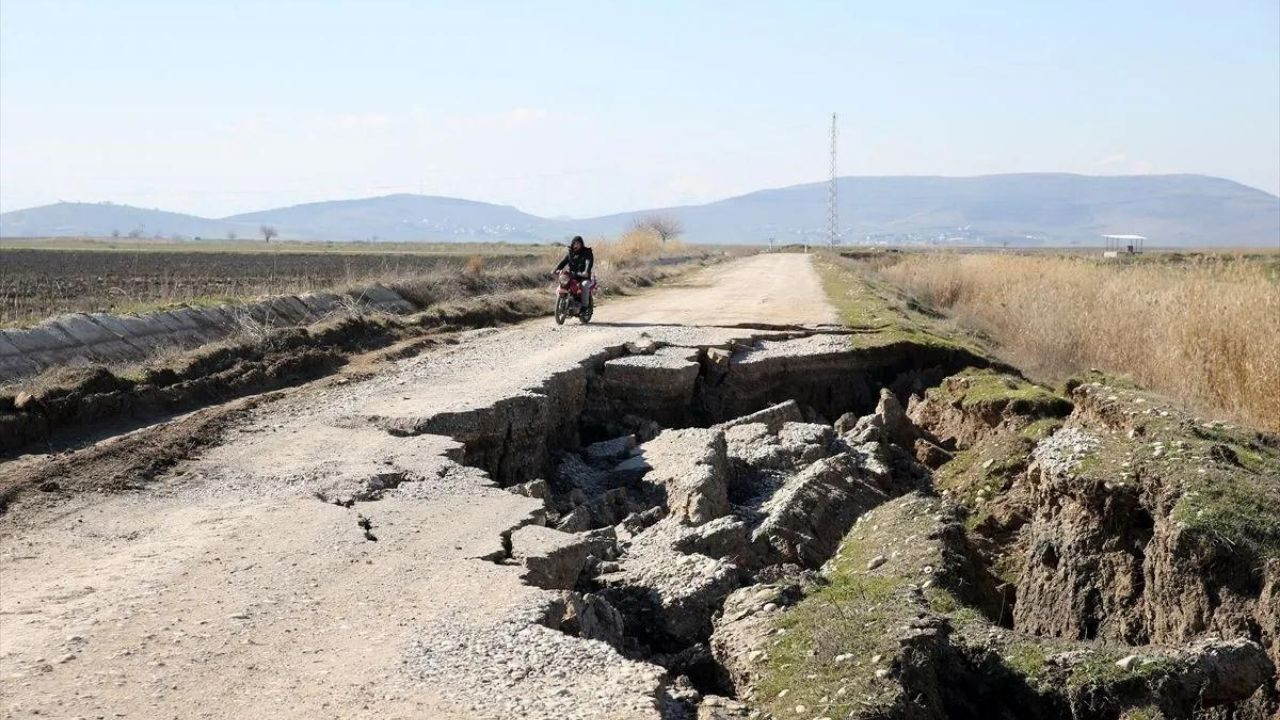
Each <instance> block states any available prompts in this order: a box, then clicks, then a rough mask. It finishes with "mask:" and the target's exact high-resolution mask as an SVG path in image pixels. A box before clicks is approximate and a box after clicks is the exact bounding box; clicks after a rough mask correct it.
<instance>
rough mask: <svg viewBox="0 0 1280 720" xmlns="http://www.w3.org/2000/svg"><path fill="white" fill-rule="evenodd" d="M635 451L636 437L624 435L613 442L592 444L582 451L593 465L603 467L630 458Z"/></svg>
mask: <svg viewBox="0 0 1280 720" xmlns="http://www.w3.org/2000/svg"><path fill="white" fill-rule="evenodd" d="M635 449H636V436H635V435H623V436H622V437H617V438H614V439H612V440H602V441H600V442H597V443H591V444H590V445H588V446H586V447H585V448H583V449H582V456H583V457H584V458H586V460H587V462H589V463H591V464H592V465H595V466H596V467H601V466H604V465H607V464H611V463H616V462H617V461H619V460H622V459H623V458H626V457H628V456H630V455H631V454H632V453H633V452H634V451H635Z"/></svg>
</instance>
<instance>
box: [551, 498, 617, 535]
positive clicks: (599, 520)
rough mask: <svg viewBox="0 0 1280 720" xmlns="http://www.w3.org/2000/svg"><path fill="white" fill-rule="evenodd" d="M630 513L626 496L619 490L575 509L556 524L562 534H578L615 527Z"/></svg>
mask: <svg viewBox="0 0 1280 720" xmlns="http://www.w3.org/2000/svg"><path fill="white" fill-rule="evenodd" d="M630 512H631V507H630V503H629V502H628V501H627V494H626V492H625V491H623V490H622V489H621V488H614V489H613V490H608V491H606V492H605V493H604V494H603V495H600V496H598V497H594V498H592V499H590V500H588V501H586V502H585V503H582V504H581V505H579V506H577V507H575V508H574V509H573V510H572V511H571V512H569V513H568V514H566V515H565V516H564V517H562V518H561V519H560V522H559V523H557V524H556V529H558V530H560V531H562V532H569V533H579V532H585V531H587V530H591V529H594V528H602V527H605V526H607V525H616V524H618V523H619V522H621V521H622V519H623V518H625V517H627V515H628V514H630Z"/></svg>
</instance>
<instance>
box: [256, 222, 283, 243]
mask: <svg viewBox="0 0 1280 720" xmlns="http://www.w3.org/2000/svg"><path fill="white" fill-rule="evenodd" d="M258 232H260V233H262V239H263V241H264V242H271V238H273V237H275V236H277V235H279V234H280V233H278V232H276V229H275V228H273V227H271V226H270V225H263V226H262V227H260V228H258Z"/></svg>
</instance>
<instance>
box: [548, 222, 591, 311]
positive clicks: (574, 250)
mask: <svg viewBox="0 0 1280 720" xmlns="http://www.w3.org/2000/svg"><path fill="white" fill-rule="evenodd" d="M595 264H596V256H595V255H594V254H593V253H592V252H591V248H589V247H587V244H586V243H585V242H583V240H582V236H581V235H575V236H574V237H573V240H571V241H569V252H568V253H566V254H565V256H564V259H563V260H561V261H560V264H559V265H556V269H555V271H553V272H552V274H553V275H554V274H556V273H559V272H560V271H561V270H564V269H565V268H566V267H567V268H568V269H569V272H570V273H572V274H573V276H574V277H575V278H577V279H578V283H579V287H580V288H581V296H580V299H582V300H584V301H585V299H586V298H589V297H591V286H592V285H594V284H595V281H594V280H592V279H591V270H592V269H593V268H594V267H595Z"/></svg>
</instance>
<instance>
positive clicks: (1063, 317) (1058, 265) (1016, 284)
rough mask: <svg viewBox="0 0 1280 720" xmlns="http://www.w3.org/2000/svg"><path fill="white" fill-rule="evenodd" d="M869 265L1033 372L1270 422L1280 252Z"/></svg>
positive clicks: (1275, 409)
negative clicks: (1114, 384)
mask: <svg viewBox="0 0 1280 720" xmlns="http://www.w3.org/2000/svg"><path fill="white" fill-rule="evenodd" d="M878 272H879V274H880V276H881V277H883V278H885V279H887V280H888V281H890V282H891V283H893V284H895V285H897V286H899V287H901V288H903V289H904V290H905V291H907V292H908V293H909V294H911V295H913V296H914V297H915V298H916V299H918V300H919V301H920V302H922V303H924V304H925V305H928V306H932V307H934V308H936V309H938V310H941V311H943V312H945V313H946V314H948V315H950V316H951V317H953V318H954V319H956V320H957V321H959V322H960V323H961V324H963V325H966V326H968V327H970V328H972V329H974V330H977V331H978V332H981V333H983V334H985V335H987V336H989V337H990V338H991V340H992V341H994V342H995V343H996V345H997V346H998V348H999V350H1000V351H1001V352H1002V354H1004V355H1005V356H1006V357H1007V359H1009V360H1010V361H1011V362H1013V363H1014V364H1016V365H1018V366H1020V367H1022V368H1024V369H1025V370H1027V371H1028V372H1030V373H1032V374H1033V375H1036V376H1039V377H1041V378H1044V379H1048V380H1057V379H1061V378H1063V377H1066V376H1068V375H1071V374H1075V373H1079V372H1080V371H1082V370H1085V369H1089V368H1098V369H1101V370H1103V371H1105V372H1111V373H1119V374H1124V375H1128V376H1131V377H1132V378H1133V380H1134V381H1135V382H1137V383H1138V384H1139V385H1141V386H1143V387H1146V388H1149V389H1151V390H1155V391H1158V392H1161V393H1165V394H1168V395H1171V396H1173V397H1175V398H1178V399H1179V400H1181V401H1183V402H1185V403H1187V404H1188V405H1189V406H1191V407H1193V408H1196V409H1198V410H1201V411H1205V412H1210V413H1215V414H1219V415H1222V414H1225V415H1227V416H1229V417H1231V418H1234V419H1236V420H1238V421H1242V422H1247V423H1249V424H1252V425H1255V426H1258V427H1263V428H1266V429H1268V430H1271V431H1280V391H1278V390H1277V388H1280V254H1263V255H1254V256H1243V255H1230V254H1226V253H1223V254H1209V255H1201V256H1193V257H1190V258H1186V257H1183V256H1166V257H1165V258H1164V259H1163V260H1162V259H1161V257H1160V256H1148V258H1146V259H1144V260H1142V261H1138V262H1126V261H1123V260H1121V261H1104V260H1101V259H1098V258H1093V257H1082V256H1064V255H996V254H949V253H933V254H923V253H922V254H912V255H907V256H905V257H903V258H902V259H901V260H900V261H899V262H896V263H893V264H888V265H885V266H883V267H881V268H880V269H879V270H878Z"/></svg>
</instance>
